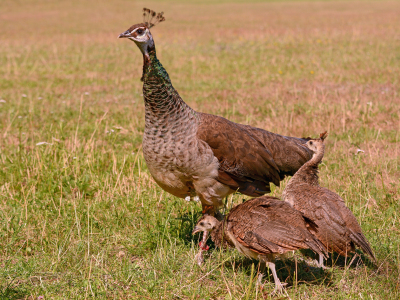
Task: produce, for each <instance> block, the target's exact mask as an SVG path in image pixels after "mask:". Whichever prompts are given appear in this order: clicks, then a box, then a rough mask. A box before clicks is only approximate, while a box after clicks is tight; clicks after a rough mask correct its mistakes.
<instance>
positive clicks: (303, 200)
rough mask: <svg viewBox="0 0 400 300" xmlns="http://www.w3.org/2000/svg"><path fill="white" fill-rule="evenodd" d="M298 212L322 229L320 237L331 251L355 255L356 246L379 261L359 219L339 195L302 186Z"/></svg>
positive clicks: (299, 185) (317, 187) (297, 203)
mask: <svg viewBox="0 0 400 300" xmlns="http://www.w3.org/2000/svg"><path fill="white" fill-rule="evenodd" d="M297 188H298V189H299V191H301V192H299V193H297V194H296V201H295V202H294V208H295V209H296V210H299V211H300V212H302V213H303V214H304V215H305V216H306V217H307V218H309V219H311V220H313V221H314V222H315V223H316V224H317V225H318V233H317V234H316V235H317V236H318V238H319V239H320V240H321V242H322V243H323V244H324V245H325V246H326V247H327V248H328V249H329V250H330V251H335V252H337V253H339V254H341V255H346V254H348V253H350V252H353V251H354V247H353V245H352V242H353V243H354V244H355V245H357V246H359V247H360V248H361V249H363V251H364V252H365V253H367V254H368V255H370V256H371V258H373V259H374V260H375V256H374V254H373V252H372V249H371V247H370V245H369V243H368V241H367V239H366V238H365V236H364V234H363V233H362V229H361V227H360V225H359V224H358V222H357V219H356V217H355V216H354V215H353V213H352V212H351V211H350V210H349V209H348V208H347V206H346V204H345V203H344V201H343V199H342V198H341V197H340V196H339V195H337V194H336V193H334V192H332V191H330V190H328V189H326V188H323V187H319V186H310V185H308V184H298V185H297Z"/></svg>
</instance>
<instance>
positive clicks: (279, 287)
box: [267, 261, 283, 294]
mask: <svg viewBox="0 0 400 300" xmlns="http://www.w3.org/2000/svg"><path fill="white" fill-rule="evenodd" d="M267 264H268V268H269V269H270V270H271V272H272V276H274V282H275V289H274V293H278V294H281V293H282V292H283V284H282V283H281V281H280V280H279V278H278V275H277V274H276V270H275V263H273V262H270V261H269V262H267Z"/></svg>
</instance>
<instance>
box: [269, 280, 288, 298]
mask: <svg viewBox="0 0 400 300" xmlns="http://www.w3.org/2000/svg"><path fill="white" fill-rule="evenodd" d="M286 285H287V283H286V282H284V283H279V284H275V288H274V290H273V291H272V292H271V294H270V295H271V296H274V295H283V294H287V293H286V290H285V288H284V286H286Z"/></svg>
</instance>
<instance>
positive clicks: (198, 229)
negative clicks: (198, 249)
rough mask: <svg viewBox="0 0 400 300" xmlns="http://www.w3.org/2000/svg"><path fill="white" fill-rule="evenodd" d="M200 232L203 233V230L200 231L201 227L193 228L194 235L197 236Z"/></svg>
mask: <svg viewBox="0 0 400 300" xmlns="http://www.w3.org/2000/svg"><path fill="white" fill-rule="evenodd" d="M200 231H201V229H200V228H199V227H197V226H195V227H194V228H193V231H192V234H196V233H198V232H200Z"/></svg>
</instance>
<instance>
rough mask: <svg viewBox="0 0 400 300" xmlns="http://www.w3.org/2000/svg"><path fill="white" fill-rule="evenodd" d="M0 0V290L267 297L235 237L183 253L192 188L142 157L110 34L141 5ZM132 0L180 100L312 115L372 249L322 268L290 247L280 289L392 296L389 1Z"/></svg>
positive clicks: (289, 131)
mask: <svg viewBox="0 0 400 300" xmlns="http://www.w3.org/2000/svg"><path fill="white" fill-rule="evenodd" d="M0 5H1V6H2V7H0V19H2V20H6V21H7V22H6V23H5V27H4V29H5V30H2V31H1V32H0V39H1V41H2V42H1V44H0V66H1V68H0V78H1V79H0V99H2V100H4V101H1V102H0V239H1V243H0V298H1V299H37V297H39V296H44V297H45V299H81V298H95V299H106V298H107V299H109V298H115V299H118V298H123V299H128V298H133V299H161V298H162V299H264V298H268V297H269V293H270V292H271V291H272V290H273V280H272V276H269V277H267V283H266V285H265V287H264V290H263V291H260V290H259V289H257V288H256V287H255V276H256V271H257V268H258V265H257V262H255V261H252V260H249V259H247V258H244V257H242V256H240V255H239V254H238V253H237V252H236V251H235V250H226V251H222V250H220V249H215V248H214V247H211V249H210V250H209V252H208V254H207V257H206V262H205V264H204V266H203V267H202V268H200V267H198V266H197V264H196V263H195V261H194V256H195V254H196V252H197V249H198V248H197V244H198V236H195V237H193V236H192V235H191V230H192V228H193V225H194V223H195V222H196V220H197V219H198V217H199V216H200V215H201V212H200V211H201V208H200V205H199V204H197V203H187V202H185V201H183V200H182V199H178V198H175V197H173V196H171V195H169V194H166V193H165V192H163V191H162V190H161V189H160V188H159V187H158V186H157V185H156V184H155V182H154V181H153V179H152V178H151V175H150V174H149V172H148V170H147V167H146V163H145V161H144V159H143V155H142V152H141V137H142V133H143V129H144V105H143V99H142V96H141V82H140V80H139V79H140V76H141V68H142V57H141V55H140V53H139V50H138V49H137V48H136V46H135V45H134V44H133V43H129V42H127V41H126V40H118V39H116V37H117V36H118V34H119V33H121V32H123V31H124V30H126V28H128V27H129V26H130V25H132V24H133V23H137V22H140V21H141V14H140V8H141V7H142V6H143V5H142V4H132V3H130V2H126V1H122V0H121V1H117V2H112V3H111V2H110V3H108V2H105V1H104V2H99V3H98V2H94V1H89V2H83V1H80V2H79V1H73V2H71V3H70V2H69V3H66V2H60V3H59V4H58V5H55V4H54V3H53V2H51V1H45V0H43V1H40V2H37V1H35V2H33V1H29V2H26V3H22V2H21V3H20V2H17V1H5V2H2V3H1V4H0ZM145 5H146V6H149V7H150V8H153V9H155V10H164V12H165V15H166V18H167V21H166V22H165V23H163V24H160V25H159V26H157V27H155V28H154V30H152V32H153V36H154V38H155V42H156V47H157V51H158V56H159V58H160V60H161V62H162V63H163V64H164V66H165V67H166V69H167V71H168V72H169V74H170V77H171V79H172V81H173V84H174V86H175V87H176V89H177V90H178V91H179V92H180V94H181V96H182V97H183V99H185V101H187V103H188V104H189V105H191V106H192V107H193V108H195V109H197V110H199V111H204V112H210V113H214V114H219V115H222V116H224V117H227V118H229V119H231V120H233V121H236V122H240V123H246V124H251V125H253V126H258V127H261V128H265V129H267V130H270V131H273V132H277V133H280V134H285V135H292V136H316V135H317V134H319V133H320V132H322V131H324V130H328V131H329V134H330V135H329V138H328V140H327V151H326V156H325V159H324V162H323V164H322V165H321V166H320V170H321V173H320V178H321V184H322V185H323V186H325V187H328V188H330V189H332V190H334V191H336V192H337V193H338V194H340V195H341V196H342V197H343V198H344V199H345V201H346V203H347V205H348V206H349V207H350V208H351V210H352V211H353V212H354V214H355V215H356V217H357V218H358V220H359V222H360V224H361V226H362V228H363V230H364V233H365V235H366V236H367V238H368V239H369V241H370V242H371V245H372V248H373V249H374V251H375V254H376V256H377V259H378V264H377V267H374V266H373V265H371V264H370V263H369V262H368V259H367V258H365V257H363V261H358V263H357V264H355V265H353V266H352V267H351V268H346V264H347V263H348V262H349V260H350V259H347V261H345V260H344V259H343V258H337V257H336V256H334V257H333V258H332V259H330V260H329V262H328V266H330V268H329V269H328V270H326V271H322V270H319V269H313V268H309V267H308V266H307V265H306V264H305V263H304V262H303V261H302V260H301V257H302V256H301V255H300V254H296V256H295V257H291V258H289V259H288V260H287V261H286V262H278V269H279V270H278V275H279V277H280V278H281V280H282V281H285V282H287V283H288V287H287V292H288V295H289V296H290V298H291V299H321V298H324V299H327V298H329V299H398V298H399V297H400V290H399V289H400V273H399V270H400V221H399V217H400V216H399V211H400V197H399V192H400V181H399V178H400V176H399V175H400V161H399V155H400V136H399V135H400V134H399V132H400V118H399V111H400V98H399V92H400V89H399V74H400V60H399V58H400V56H399V53H400V35H399V32H398V30H397V28H399V26H400V20H399V19H398V17H397V16H398V15H399V14H400V6H399V5H398V2H333V1H323V2H318V1H312V2H298V1H295V2H276V3H275V2H272V3H271V2H268V3H260V2H259V1H256V2H255V3H253V4H251V5H250V4H246V3H235V4H227V3H224V2H223V3H219V4H213V3H211V2H208V3H206V4H204V3H198V2H197V3H196V2H194V3H186V2H180V3H177V4H176V5H171V4H170V3H167V2H165V1H158V2H154V3H150V4H149V3H147V2H146V3H145ZM43 142H45V143H43ZM40 143H42V144H40ZM357 149H362V150H363V151H364V152H359V153H358V154H357V155H356V153H357ZM286 183H287V179H286V180H285V181H284V182H282V184H281V187H274V188H273V192H272V195H275V196H280V195H281V193H282V191H283V189H284V187H285V184H286ZM243 198H246V197H244V196H241V195H234V196H233V197H230V198H229V199H228V200H229V205H228V206H229V207H231V205H234V204H238V203H240V202H241V201H242V199H243ZM210 245H211V246H212V243H210ZM295 261H297V270H298V275H297V278H296V277H295V275H294V271H295V268H296V266H295V264H296V263H295ZM285 264H286V265H287V266H289V267H290V270H291V271H290V273H289V272H288V271H287V269H286V268H285Z"/></svg>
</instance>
